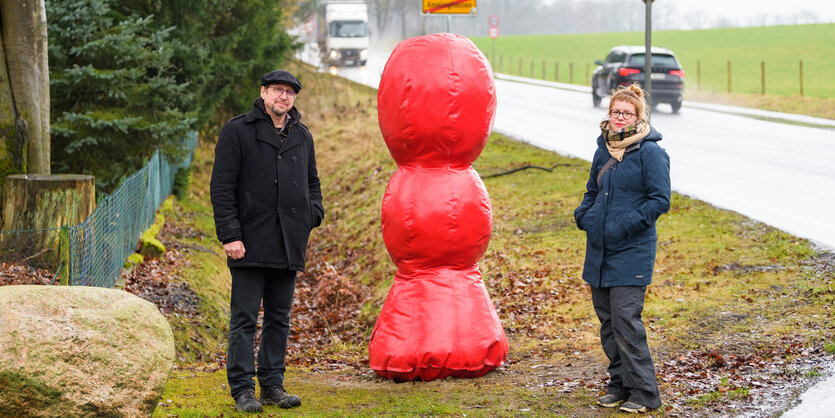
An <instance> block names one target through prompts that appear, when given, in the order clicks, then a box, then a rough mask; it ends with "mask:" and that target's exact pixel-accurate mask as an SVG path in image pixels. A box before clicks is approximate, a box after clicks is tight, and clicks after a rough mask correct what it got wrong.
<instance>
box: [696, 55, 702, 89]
mask: <svg viewBox="0 0 835 418" xmlns="http://www.w3.org/2000/svg"><path fill="white" fill-rule="evenodd" d="M701 89H702V62H701V61H696V90H701Z"/></svg>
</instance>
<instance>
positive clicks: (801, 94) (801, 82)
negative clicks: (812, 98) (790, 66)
mask: <svg viewBox="0 0 835 418" xmlns="http://www.w3.org/2000/svg"><path fill="white" fill-rule="evenodd" d="M800 97H803V60H800Z"/></svg>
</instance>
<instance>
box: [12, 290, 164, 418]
mask: <svg viewBox="0 0 835 418" xmlns="http://www.w3.org/2000/svg"><path fill="white" fill-rule="evenodd" d="M174 358H175V353H174V335H173V334H172V332H171V327H170V326H169V325H168V322H167V321H166V320H165V317H163V316H162V314H160V312H159V310H158V309H157V308H156V306H154V305H153V304H152V303H150V302H148V301H145V300H144V299H141V298H139V297H137V296H134V295H132V294H130V293H127V292H124V291H121V290H114V289H103V288H95V287H68V286H0V416H14V417H17V416H23V417H25V416H36V417H37V416H42V417H46V416H48V417H57V416H61V417H68V416H70V417H71V416H126V417H135V416H150V415H151V414H152V413H153V411H154V408H155V407H156V405H157V402H158V400H159V398H160V396H162V391H163V389H164V387H165V381H166V380H167V379H168V375H169V373H170V372H171V369H172V367H173V366H174Z"/></svg>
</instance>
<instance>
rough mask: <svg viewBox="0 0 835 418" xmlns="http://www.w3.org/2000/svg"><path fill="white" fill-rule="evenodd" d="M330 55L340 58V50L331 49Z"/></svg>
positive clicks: (333, 57)
mask: <svg viewBox="0 0 835 418" xmlns="http://www.w3.org/2000/svg"><path fill="white" fill-rule="evenodd" d="M330 57H331V58H332V59H338V58H339V51H337V50H335V49H331V53H330Z"/></svg>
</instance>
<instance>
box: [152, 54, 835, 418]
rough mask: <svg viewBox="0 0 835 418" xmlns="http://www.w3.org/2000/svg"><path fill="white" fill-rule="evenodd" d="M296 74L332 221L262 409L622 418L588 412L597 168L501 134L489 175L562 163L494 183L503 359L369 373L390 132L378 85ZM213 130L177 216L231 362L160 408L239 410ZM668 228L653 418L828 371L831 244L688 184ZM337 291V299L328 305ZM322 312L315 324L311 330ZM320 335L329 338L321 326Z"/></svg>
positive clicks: (204, 363)
mask: <svg viewBox="0 0 835 418" xmlns="http://www.w3.org/2000/svg"><path fill="white" fill-rule="evenodd" d="M292 70H293V71H294V72H296V73H298V74H299V75H300V79H301V80H302V82H303V83H304V85H305V89H304V90H303V91H302V94H300V95H299V98H298V100H297V104H298V107H299V109H300V110H301V111H302V114H303V119H302V121H303V122H305V123H306V124H307V125H308V126H309V127H310V129H311V131H312V132H313V134H314V138H315V140H316V151H317V160H318V164H319V173H320V176H321V179H322V190H323V195H324V203H325V207H326V213H327V215H326V219H325V223H324V224H323V226H322V227H321V228H319V229H317V230H314V233H313V236H312V240H311V244H310V247H309V249H308V255H309V260H310V261H309V269H308V271H307V272H306V273H305V274H304V275H302V276H301V277H300V279H299V280H300V283H301V284H302V286H305V289H307V287H310V288H311V289H314V290H310V291H309V290H303V291H302V292H301V293H302V294H301V295H300V294H297V298H296V305H295V306H294V313H293V315H294V317H293V321H294V322H293V324H294V325H293V330H292V333H293V334H295V335H294V336H293V337H291V342H290V351H289V358H288V363H289V364H288V374H287V380H286V386H287V388H288V390H290V391H291V392H292V393H298V394H299V395H301V397H302V402H303V405H302V406H301V407H300V408H296V409H293V410H289V411H284V410H280V409H278V408H275V407H272V408H270V407H268V408H267V409H266V410H265V413H264V416H274V415H276V414H279V413H280V414H282V415H284V414H286V415H304V416H346V415H360V416H377V415H397V416H400V415H411V416H425V415H458V416H460V415H462V414H466V415H467V416H528V415H530V416H540V415H544V414H556V415H564V416H610V415H617V414H615V413H612V412H611V411H606V410H602V409H599V408H596V407H593V406H590V405H592V404H593V400H594V398H595V397H596V396H597V395H598V394H599V392H600V391H601V390H602V389H603V388H604V387H605V379H606V370H605V369H606V362H605V358H604V356H603V353H602V352H601V350H600V348H599V343H598V337H597V333H598V324H597V319H596V318H595V316H594V311H593V309H592V307H591V302H590V296H589V291H588V288H587V286H586V285H585V284H584V283H583V281H582V279H581V268H582V264H583V255H584V245H585V244H584V242H585V241H584V239H585V238H584V235H583V233H582V232H581V231H579V230H577V228H576V226H575V225H574V221H573V217H572V212H573V210H574V208H575V207H576V206H577V205H578V203H579V202H580V199H581V198H582V194H583V192H584V187H585V182H586V180H587V175H588V169H589V163H588V162H585V161H583V160H579V159H574V158H569V157H564V156H561V155H558V154H556V153H553V152H550V151H545V150H542V149H538V148H535V147H532V146H529V145H526V144H523V143H520V142H516V141H513V140H511V139H509V138H505V137H503V136H501V135H497V134H493V135H492V136H491V138H490V141H489V143H488V145H487V147H486V149H485V150H484V152H483V153H482V155H481V157H480V158H479V159H478V161H476V163H475V164H474V166H475V168H476V169H477V170H478V171H479V173H480V174H481V175H482V176H488V175H490V174H495V173H501V172H504V171H507V170H510V169H513V168H518V167H522V166H525V165H535V166H540V167H545V168H553V170H552V171H550V172H548V171H545V170H539V169H527V170H522V171H519V172H516V173H514V174H510V175H504V176H498V177H492V178H486V179H485V181H484V182H485V185H486V186H487V189H488V191H489V193H490V196H491V199H492V204H493V236H492V239H491V242H490V247H489V248H488V250H487V252H486V254H485V256H484V258H483V259H482V261H481V268H482V273H483V277H484V280H485V283H486V284H487V288H488V290H489V292H490V294H491V297H492V299H493V302H494V304H495V305H496V307H497V310H498V313H499V317H500V318H501V320H502V324H503V326H504V328H505V332H506V333H507V335H508V339H509V341H510V356H509V359H508V363H507V365H505V366H503V367H500V368H499V369H498V370H497V371H495V372H493V373H490V374H488V375H487V376H485V377H483V378H480V379H475V380H467V379H448V380H443V381H434V382H428V383H420V382H416V383H404V384H395V383H392V382H389V381H386V380H382V379H380V378H377V377H376V376H375V375H374V374H373V373H372V372H371V371H370V369H368V366H367V338H368V335H369V333H370V330H371V327H372V326H373V323H374V321H375V319H376V316H377V314H378V313H379V311H380V307H381V304H382V302H383V299H384V298H385V295H386V293H387V292H388V288H389V286H390V285H391V281H392V277H393V275H394V272H395V267H394V265H393V264H392V263H391V261H390V259H389V257H388V254H387V252H386V250H385V246H384V245H383V240H382V234H381V231H380V225H379V223H380V202H381V199H382V196H383V193H384V190H385V187H386V184H387V182H388V179H389V178H390V176H391V175H392V173H393V172H394V170H395V169H396V166H395V164H394V163H393V161H392V160H391V158H390V156H389V155H388V152H387V150H386V147H385V143H384V142H383V140H382V138H381V136H380V133H379V129H378V124H377V118H376V91H375V90H373V89H370V88H367V87H364V86H360V85H357V84H353V83H351V82H349V81H346V80H344V79H339V78H335V77H332V76H329V75H327V74H318V73H316V72H315V71H314V70H313V69H311V68H310V67H307V66H302V65H298V64H292ZM215 138H216V132H206V133H204V135H203V138H202V142H201V145H200V148H199V149H198V152H197V155H196V157H195V169H194V177H193V181H192V188H191V191H190V193H189V196H188V197H187V198H186V199H185V200H183V201H179V202H177V204H176V210H175V211H174V212H175V214H172V215H171V216H168V217H167V219H169V218H171V222H173V223H175V224H177V225H179V226H180V227H181V228H182V229H183V230H187V231H199V233H197V232H195V233H191V234H182V235H183V237H174V238H172V239H175V240H178V241H181V242H185V243H187V244H188V245H190V246H198V245H199V246H200V247H202V248H204V250H201V251H196V252H198V253H200V254H201V256H200V257H199V258H197V259H195V260H194V261H192V262H191V264H190V266H185V267H183V268H182V270H181V271H180V272H179V275H180V276H181V277H184V278H186V280H189V282H190V283H191V286H192V288H194V289H195V291H196V292H198V293H199V295H200V296H201V300H202V302H203V305H202V306H204V308H205V310H206V312H207V318H208V320H207V321H206V322H204V323H200V324H198V323H193V326H195V327H203V328H206V329H213V331H214V332H215V335H214V338H213V339H212V341H213V342H212V343H211V344H209V343H203V348H204V349H207V350H208V349H211V348H217V349H218V350H219V352H220V354H219V355H216V356H214V357H212V356H206V355H203V356H194V355H192V356H190V357H189V356H185V357H184V356H181V357H183V358H188V359H190V358H195V357H200V358H202V359H203V360H201V361H192V360H186V361H182V362H181V364H180V365H179V367H178V370H177V371H175V372H174V373H173V374H172V376H171V378H170V379H169V381H168V384H167V386H166V391H165V394H164V395H163V399H162V402H161V404H160V406H159V407H158V408H157V410H156V412H155V416H159V417H171V416H177V417H191V416H195V417H196V416H227V417H228V416H239V414H237V413H236V412H235V411H234V407H233V403H232V399H231V397H230V396H229V395H228V388H227V387H226V379H225V372H224V370H223V367H222V366H223V360H222V351H223V350H225V346H224V341H225V333H226V325H225V323H223V321H224V318H223V316H224V314H226V315H228V313H227V312H228V292H229V276H228V272H227V271H226V270H225V258H224V256H223V254H222V251H221V250H220V245H219V244H218V243H217V242H216V241H215V240H214V238H213V237H214V229H213V225H212V221H211V206H210V204H209V198H208V176H209V173H210V171H211V160H212V158H213V143H214V140H215ZM662 145H663V143H662ZM593 149H594V138H589V153H591V152H593ZM658 230H659V248H658V259H657V264H656V274H655V277H654V280H653V285H652V286H651V287H649V291H648V295H647V301H646V308H645V316H644V319H645V323H646V325H647V328H648V334H649V343H650V347H651V349H652V351H653V353H654V356H655V362H656V367H657V368H658V374H659V378H660V381H659V384H660V388H661V392H662V400H663V402H664V406H663V407H662V409H661V410H660V411H659V412H658V415H665V416H672V415H677V414H678V415H682V414H683V415H693V414H696V415H705V414H719V415H722V414H723V413H731V412H732V411H734V412H739V411H740V410H741V409H740V408H743V407H744V406H745V405H750V404H752V403H754V404H755V403H756V402H754V399H755V398H754V397H755V396H758V395H757V394H758V393H762V394H765V396H768V394H769V393H773V392H769V390H771V389H773V388H776V387H797V386H798V385H803V384H808V382H809V379H810V378H811V377H812V376H814V375H816V374H819V373H820V371H821V370H822V369H821V368H820V362H821V361H823V360H824V359H831V354H828V353H827V350H825V347H831V346H832V343H833V334H834V332H833V330H835V322H833V319H832V316H831V311H830V307H831V306H832V303H833V301H834V300H835V291H833V289H835V288H834V287H833V275H832V263H833V261H832V255H831V254H829V253H819V251H818V250H816V249H815V248H814V247H813V246H812V245H811V244H810V243H809V242H807V241H805V240H803V239H798V238H797V237H793V236H791V235H788V234H786V233H783V232H780V231H778V230H775V229H774V228H771V227H769V226H766V225H763V224H761V223H758V222H755V221H752V220H750V219H748V218H745V217H743V216H741V215H739V214H736V213H734V212H730V211H726V210H720V209H717V208H714V207H712V206H711V205H708V204H706V203H704V202H700V201H698V200H694V199H691V198H688V197H686V196H682V195H679V194H674V196H673V201H672V209H671V210H670V213H668V214H667V215H664V216H663V217H662V218H661V219H660V220H659V223H658ZM188 236H192V238H189V237H188ZM320 284H321V286H320V287H318V288H316V287H315V286H319V285H320ZM357 289H359V290H357ZM343 290H345V292H344V293H345V295H343V296H342V297H337V296H334V297H333V298H330V299H326V302H323V301H322V300H321V297H322V296H321V295H322V294H327V295H339V294H340V292H341V291H343ZM329 297H330V296H329ZM311 304H312V305H315V306H312V307H311ZM345 307H349V308H350V309H347V310H344V308H345ZM332 312H339V313H340V314H339V316H338V317H334V316H333V315H329V313H332ZM316 320H321V321H322V322H321V324H320V326H319V327H318V328H307V326H308V324H309V323H310V322H311V321H316ZM299 321H300V322H299ZM297 327H298V328H297ZM311 329H312V330H317V329H318V330H319V331H318V333H316V332H314V333H313V334H312V335H311V331H310V330H311ZM299 335H302V336H303V337H299ZM178 338H179V339H180V340H179V341H178V349H180V348H181V347H185V346H187V345H188V341H187V339H188V338H190V337H189V334H186V333H179V334H178ZM183 339H186V340H185V341H183ZM827 344H828V345H827ZM789 394H791V393H789Z"/></svg>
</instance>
